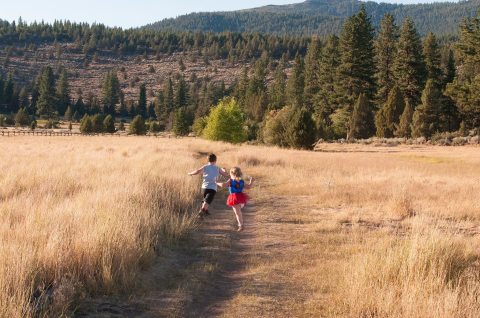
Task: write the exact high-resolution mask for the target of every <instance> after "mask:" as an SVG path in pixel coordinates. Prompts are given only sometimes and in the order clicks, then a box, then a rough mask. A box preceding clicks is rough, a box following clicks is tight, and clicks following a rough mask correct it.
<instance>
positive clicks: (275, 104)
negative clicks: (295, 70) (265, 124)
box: [268, 64, 287, 109]
mask: <svg viewBox="0 0 480 318" xmlns="http://www.w3.org/2000/svg"><path fill="white" fill-rule="evenodd" d="M286 79H287V76H286V75H285V71H284V69H283V65H282V64H279V65H278V66H277V68H276V70H275V74H274V78H273V82H272V84H271V85H270V87H269V91H268V94H269V108H270V109H280V108H282V107H283V106H285V103H286V98H285V86H286Z"/></svg>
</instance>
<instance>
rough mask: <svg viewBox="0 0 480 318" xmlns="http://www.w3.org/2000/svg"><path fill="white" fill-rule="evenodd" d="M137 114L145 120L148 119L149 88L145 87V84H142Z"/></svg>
mask: <svg viewBox="0 0 480 318" xmlns="http://www.w3.org/2000/svg"><path fill="white" fill-rule="evenodd" d="M136 113H137V115H140V116H142V117H143V118H146V117H147V87H146V86H145V83H142V84H141V85H140V92H139V98H138V104H137V109H136Z"/></svg>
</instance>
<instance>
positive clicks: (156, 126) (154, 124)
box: [148, 121, 161, 133]
mask: <svg viewBox="0 0 480 318" xmlns="http://www.w3.org/2000/svg"><path fill="white" fill-rule="evenodd" d="M148 130H149V131H150V132H151V133H157V132H159V131H161V127H160V124H159V123H158V122H156V121H151V122H150V124H149V127H148Z"/></svg>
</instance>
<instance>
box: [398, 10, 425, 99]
mask: <svg viewBox="0 0 480 318" xmlns="http://www.w3.org/2000/svg"><path fill="white" fill-rule="evenodd" d="M394 75H395V80H396V83H397V84H398V86H399V88H400V90H401V91H402V92H403V94H404V96H405V98H406V99H407V100H408V102H409V103H410V105H418V104H419V102H420V96H421V93H422V89H423V86H424V83H425V64H424V61H423V56H422V45H421V42H420V38H419V36H418V34H417V30H416V29H415V25H414V24H413V21H412V20H411V19H410V18H406V19H405V21H404V22H403V24H402V27H401V30H400V38H399V40H398V45H397V54H396V58H395V62H394Z"/></svg>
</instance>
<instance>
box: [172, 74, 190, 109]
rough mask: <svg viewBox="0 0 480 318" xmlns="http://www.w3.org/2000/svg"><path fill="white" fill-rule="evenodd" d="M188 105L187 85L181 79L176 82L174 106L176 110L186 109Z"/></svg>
mask: <svg viewBox="0 0 480 318" xmlns="http://www.w3.org/2000/svg"><path fill="white" fill-rule="evenodd" d="M187 105H188V85H187V82H185V79H184V78H183V77H181V78H180V79H179V80H178V83H177V88H176V94H175V106H176V107H177V108H183V107H187Z"/></svg>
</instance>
